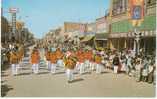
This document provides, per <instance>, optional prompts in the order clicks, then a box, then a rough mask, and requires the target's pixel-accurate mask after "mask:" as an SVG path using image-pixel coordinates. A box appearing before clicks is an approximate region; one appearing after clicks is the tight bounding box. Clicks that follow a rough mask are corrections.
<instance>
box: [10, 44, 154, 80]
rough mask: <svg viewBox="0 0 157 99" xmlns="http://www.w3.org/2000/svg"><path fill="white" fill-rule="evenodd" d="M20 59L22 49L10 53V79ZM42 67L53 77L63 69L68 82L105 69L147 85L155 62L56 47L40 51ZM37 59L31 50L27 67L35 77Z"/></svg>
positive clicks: (92, 50) (95, 51) (38, 54)
mask: <svg viewBox="0 0 157 99" xmlns="http://www.w3.org/2000/svg"><path fill="white" fill-rule="evenodd" d="M23 57H24V49H23V48H22V47H19V46H16V47H14V48H13V49H12V50H11V51H10V63H11V70H12V75H17V74H18V69H19V65H21V62H22V58H23ZM44 57H45V61H46V62H45V63H47V64H46V65H47V66H46V67H47V70H48V71H49V72H50V73H52V74H55V73H56V70H57V67H62V68H64V70H65V72H66V75H67V79H68V82H72V81H73V80H74V73H79V74H80V75H82V74H84V73H87V72H93V71H95V72H96V74H101V73H102V72H103V71H104V70H105V69H113V73H115V74H117V73H119V72H125V73H126V74H128V75H129V76H134V77H135V79H136V81H144V82H146V81H148V82H150V83H152V82H154V83H155V81H154V80H153V79H155V76H156V75H155V73H154V72H156V71H155V61H153V60H151V59H149V60H148V59H147V58H146V57H144V58H143V57H141V56H136V57H135V56H134V57H133V56H131V54H130V53H129V52H127V53H118V51H113V53H107V51H100V50H97V49H84V48H82V47H80V48H75V49H74V48H67V50H63V49H62V48H60V47H59V46H58V47H57V48H55V47H52V48H51V47H49V48H45V49H44ZM40 61H41V55H40V48H38V47H37V46H36V47H34V48H33V50H32V53H31V55H30V63H31V65H32V72H33V73H34V74H38V73H39V70H40V69H39V67H40Z"/></svg>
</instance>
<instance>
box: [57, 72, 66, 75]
mask: <svg viewBox="0 0 157 99" xmlns="http://www.w3.org/2000/svg"><path fill="white" fill-rule="evenodd" d="M57 74H65V72H64V71H63V72H57V73H55V75H57Z"/></svg>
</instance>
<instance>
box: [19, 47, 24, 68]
mask: <svg viewBox="0 0 157 99" xmlns="http://www.w3.org/2000/svg"><path fill="white" fill-rule="evenodd" d="M18 52H19V53H18V56H19V67H18V68H20V65H21V64H22V59H23V57H24V48H23V46H22V45H21V46H20V47H19V50H18Z"/></svg>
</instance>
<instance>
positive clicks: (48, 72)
mask: <svg viewBox="0 0 157 99" xmlns="http://www.w3.org/2000/svg"><path fill="white" fill-rule="evenodd" d="M48 73H49V72H39V73H38V75H41V74H48Z"/></svg>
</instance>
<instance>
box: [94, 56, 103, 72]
mask: <svg viewBox="0 0 157 99" xmlns="http://www.w3.org/2000/svg"><path fill="white" fill-rule="evenodd" d="M101 61H102V57H101V55H100V54H99V53H97V54H96V55H95V62H96V73H98V74H100V73H101V72H102V65H101Z"/></svg>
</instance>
